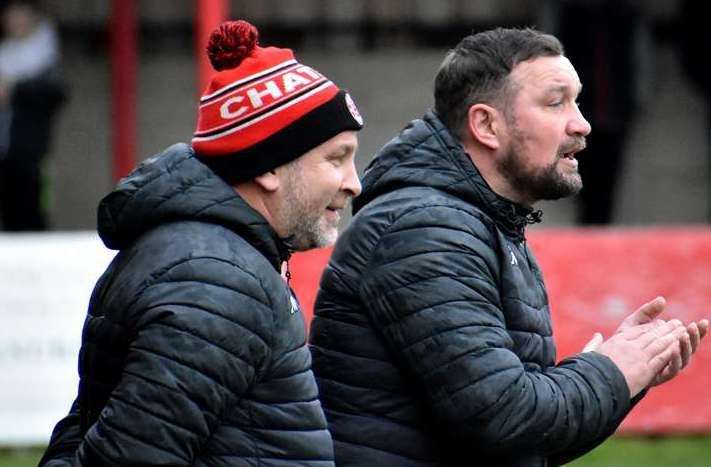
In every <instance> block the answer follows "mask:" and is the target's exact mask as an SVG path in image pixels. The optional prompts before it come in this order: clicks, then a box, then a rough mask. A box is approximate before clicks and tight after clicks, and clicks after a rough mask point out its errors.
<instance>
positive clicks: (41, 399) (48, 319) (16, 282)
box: [0, 232, 115, 446]
mask: <svg viewBox="0 0 711 467" xmlns="http://www.w3.org/2000/svg"><path fill="white" fill-rule="evenodd" d="M114 254H115V252H114V251H111V250H108V249H107V248H106V247H104V246H103V244H102V243H101V241H100V240H99V238H98V236H97V235H96V233H93V232H62V233H42V234H39V233H37V234H34V233H32V234H0V446H22V445H38V444H39V445H41V444H45V443H47V441H48V440H49V436H50V434H51V432H52V428H53V427H54V425H55V423H56V422H57V421H58V420H59V419H60V418H61V417H63V416H64V415H65V414H66V413H67V411H68V410H69V407H70V405H71V403H72V401H73V400H74V398H75V397H76V391H77V384H78V376H77V355H78V351H79V345H80V338H81V330H82V324H83V322H84V317H85V315H86V309H87V305H88V303H89V296H90V294H91V291H92V289H93V286H94V283H95V282H96V280H97V279H98V278H99V276H100V275H101V273H102V272H103V270H104V269H105V268H106V266H107V265H108V264H109V262H110V261H111V258H113V256H114Z"/></svg>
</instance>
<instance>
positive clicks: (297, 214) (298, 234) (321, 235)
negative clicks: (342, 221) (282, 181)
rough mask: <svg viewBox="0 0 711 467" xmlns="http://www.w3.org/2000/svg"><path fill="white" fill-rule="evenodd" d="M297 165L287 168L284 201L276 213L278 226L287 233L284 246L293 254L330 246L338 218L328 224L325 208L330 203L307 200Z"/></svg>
mask: <svg viewBox="0 0 711 467" xmlns="http://www.w3.org/2000/svg"><path fill="white" fill-rule="evenodd" d="M301 173H302V172H301V168H300V167H299V164H298V161H295V163H293V164H291V165H290V166H289V167H287V176H286V186H285V193H286V194H285V198H284V203H283V205H282V208H281V209H280V211H279V222H280V223H281V225H283V226H285V230H286V231H287V232H288V243H289V246H290V247H291V249H292V250H294V251H306V250H311V249H313V248H321V247H325V246H329V245H333V244H334V243H335V242H336V237H337V236H338V217H336V221H335V222H334V221H332V220H329V219H328V218H327V217H326V215H325V213H326V206H328V204H329V203H330V200H329V201H328V202H325V201H324V200H323V199H318V197H314V196H313V195H312V196H309V192H308V187H307V186H306V185H307V184H306V183H305V182H304V180H303V178H302V176H301Z"/></svg>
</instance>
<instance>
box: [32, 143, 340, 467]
mask: <svg viewBox="0 0 711 467" xmlns="http://www.w3.org/2000/svg"><path fill="white" fill-rule="evenodd" d="M99 217H100V221H99V233H100V235H101V237H102V239H103V240H104V242H105V243H106V245H107V246H109V247H110V248H115V249H120V250H121V251H120V252H119V254H118V255H117V256H116V258H115V259H114V261H113V262H112V263H111V265H110V266H109V268H108V270H107V272H106V273H105V274H104V275H103V276H102V277H101V279H100V280H99V282H98V284H97V286H96V288H95V290H94V293H93V296H92V297H91V303H90V306H89V314H88V316H87V319H86V323H85V326H84V331H83V336H82V347H81V352H80V357H79V372H80V376H81V383H80V388H79V397H78V399H77V402H75V404H74V406H73V408H72V411H71V412H70V414H69V415H68V416H67V417H66V418H65V419H64V420H62V421H61V422H60V423H59V424H58V425H57V427H56V428H55V431H54V434H53V436H52V440H51V443H50V446H49V448H48V451H47V453H46V455H45V457H44V459H43V463H44V462H46V464H44V465H46V466H63V465H84V466H92V467H94V466H109V465H112V466H115V465H126V466H139V465H166V466H167V465H170V466H188V465H196V466H210V467H215V466H257V465H259V466H287V465H288V466H293V465H301V466H329V465H333V445H332V442H331V437H330V435H329V433H328V431H327V430H326V421H325V418H324V415H323V411H322V409H321V405H320V403H319V401H318V399H317V389H316V383H315V381H314V378H313V374H312V373H311V370H310V363H311V358H310V354H309V351H308V348H307V347H306V345H305V341H306V336H305V330H304V321H303V317H302V316H301V313H300V311H299V309H298V305H297V302H296V301H295V299H294V298H293V297H292V295H291V293H290V290H289V288H288V287H287V284H286V283H285V282H284V281H283V279H282V277H281V275H280V273H279V271H280V265H281V262H282V261H283V260H285V259H286V258H287V257H288V251H287V250H286V248H285V246H284V244H283V243H282V242H281V241H280V240H279V238H278V237H277V236H276V234H275V232H274V231H273V230H272V228H271V227H270V226H269V224H267V222H266V221H265V220H264V218H263V217H261V216H260V215H259V214H258V213H257V212H256V211H254V210H253V209H252V208H250V207H249V206H248V205H247V204H246V202H245V201H244V200H242V198H240V197H239V196H238V195H236V193H235V192H234V190H232V189H231V187H229V186H228V185H227V184H225V183H224V182H222V181H221V180H220V179H219V178H217V177H216V176H215V175H214V174H213V173H212V172H211V171H210V170H209V169H207V167H205V166H204V165H203V164H202V163H200V162H199V161H198V160H197V159H195V157H194V155H193V154H192V151H191V149H190V148H189V147H188V146H187V145H184V144H180V145H175V146H173V147H171V148H169V149H168V150H167V151H166V152H165V153H163V154H161V155H160V156H158V157H157V158H154V159H153V160H151V161H149V162H148V163H146V164H144V165H143V166H142V167H141V168H140V169H139V170H137V171H135V172H134V173H133V174H131V175H130V176H129V177H127V178H126V179H124V180H123V181H122V182H121V183H120V185H119V186H118V188H117V190H116V191H114V192H113V193H111V194H110V195H109V196H107V197H106V198H105V199H104V200H103V201H102V203H101V205H100V211H99ZM85 430H88V431H86V433H85V434H84V435H83V440H82V434H83V433H84V431H85ZM40 465H42V463H41V464H40Z"/></svg>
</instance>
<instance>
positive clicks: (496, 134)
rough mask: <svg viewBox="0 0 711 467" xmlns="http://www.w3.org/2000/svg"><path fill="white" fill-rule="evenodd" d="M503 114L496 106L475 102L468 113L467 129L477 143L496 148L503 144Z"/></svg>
mask: <svg viewBox="0 0 711 467" xmlns="http://www.w3.org/2000/svg"><path fill="white" fill-rule="evenodd" d="M501 118H502V115H501V114H500V113H499V111H498V110H496V109H495V108H494V107H491V106H490V105H486V104H474V105H472V106H471V107H469V112H468V113H467V129H468V130H469V134H470V135H471V137H472V139H473V140H474V141H476V142H477V143H479V144H481V145H483V146H486V147H487V148H489V149H491V150H496V149H498V148H499V146H500V144H501V140H500V138H501V136H502V135H501V132H502V130H503V128H502V125H501Z"/></svg>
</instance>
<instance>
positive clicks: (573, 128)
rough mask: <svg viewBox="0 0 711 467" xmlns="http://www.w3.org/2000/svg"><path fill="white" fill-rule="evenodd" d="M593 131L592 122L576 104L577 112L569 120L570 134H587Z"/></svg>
mask: <svg viewBox="0 0 711 467" xmlns="http://www.w3.org/2000/svg"><path fill="white" fill-rule="evenodd" d="M591 131H592V127H591V126H590V122H588V121H587V120H586V119H585V117H584V116H583V114H582V112H580V109H579V108H578V107H577V106H575V114H574V115H573V118H571V119H570V121H569V122H568V134H570V135H574V136H587V135H589V134H590V132H591Z"/></svg>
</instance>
